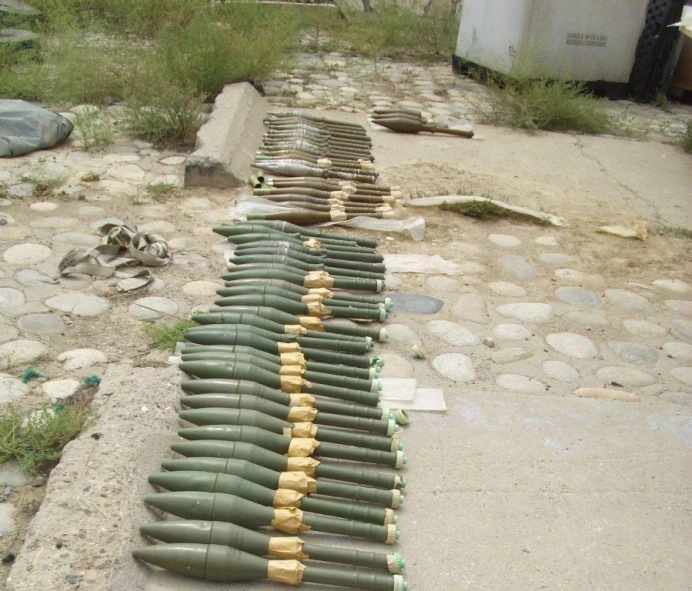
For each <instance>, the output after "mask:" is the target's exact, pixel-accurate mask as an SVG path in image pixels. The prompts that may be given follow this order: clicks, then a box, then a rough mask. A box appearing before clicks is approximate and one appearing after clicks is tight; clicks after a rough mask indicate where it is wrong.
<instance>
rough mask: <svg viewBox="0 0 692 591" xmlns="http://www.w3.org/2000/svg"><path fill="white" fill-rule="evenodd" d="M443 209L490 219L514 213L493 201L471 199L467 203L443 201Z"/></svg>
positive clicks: (441, 206) (472, 216)
mask: <svg viewBox="0 0 692 591" xmlns="http://www.w3.org/2000/svg"><path fill="white" fill-rule="evenodd" d="M439 207H440V209H441V210H443V211H453V212H454V213H460V214H461V215H465V216H468V217H471V218H476V219H478V220H489V219H491V218H498V217H511V215H512V213H511V212H509V211H507V210H506V209H503V208H501V207H498V206H497V205H495V204H494V203H493V202H492V201H490V200H488V201H469V202H467V203H443V204H442V205H440V206H439Z"/></svg>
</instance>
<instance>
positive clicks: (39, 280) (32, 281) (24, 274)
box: [14, 269, 54, 287]
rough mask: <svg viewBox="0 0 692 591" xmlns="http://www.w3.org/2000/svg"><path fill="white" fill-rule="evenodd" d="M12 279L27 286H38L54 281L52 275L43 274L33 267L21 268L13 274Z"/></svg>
mask: <svg viewBox="0 0 692 591" xmlns="http://www.w3.org/2000/svg"><path fill="white" fill-rule="evenodd" d="M14 280H15V281H17V282H18V283H21V284H22V285H26V286H28V287H38V286H43V285H48V284H51V283H53V282H54V280H53V278H52V277H49V276H48V275H44V274H43V273H40V272H39V271H36V270H35V269H21V270H19V271H17V272H16V273H15V274H14Z"/></svg>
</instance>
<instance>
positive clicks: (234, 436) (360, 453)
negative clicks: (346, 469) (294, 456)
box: [178, 411, 406, 469]
mask: <svg viewBox="0 0 692 591" xmlns="http://www.w3.org/2000/svg"><path fill="white" fill-rule="evenodd" d="M182 412H189V413H192V412H196V411H182ZM227 412H228V411H227ZM237 412H242V411H237ZM219 413H220V411H219ZM224 414H226V413H224ZM276 420H278V419H276ZM178 435H180V437H183V438H184V439H188V440H210V439H220V440H224V441H243V442H246V443H252V444H253V445H257V446H259V447H263V448H264V449H268V450H270V451H273V452H276V453H280V454H286V453H288V451H289V447H290V445H291V438H290V437H284V436H283V435H279V434H277V433H273V432H271V431H268V430H266V429H262V428H260V427H255V426H247V425H228V424H216V425H207V426H204V427H188V428H184V429H180V430H179V431H178ZM313 456H314V457H316V458H332V459H337V460H350V461H353V462H364V463H371V464H379V465H382V466H389V467H391V468H397V469H399V468H401V467H402V466H403V465H404V464H405V463H406V460H405V456H404V455H403V453H402V452H400V451H397V452H390V451H380V450H376V449H368V448H364V447H355V446H351V445H339V444H336V443H325V442H317V446H316V449H315V451H314V453H313Z"/></svg>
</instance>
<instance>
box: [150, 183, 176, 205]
mask: <svg viewBox="0 0 692 591" xmlns="http://www.w3.org/2000/svg"><path fill="white" fill-rule="evenodd" d="M174 189H175V185H172V184H171V183H163V182H162V183H154V184H153V185H149V186H148V187H147V193H149V195H151V197H152V198H153V199H154V201H158V202H164V201H166V199H167V197H168V196H169V195H170V194H171V193H172V192H173V190H174Z"/></svg>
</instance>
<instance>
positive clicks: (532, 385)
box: [495, 373, 546, 394]
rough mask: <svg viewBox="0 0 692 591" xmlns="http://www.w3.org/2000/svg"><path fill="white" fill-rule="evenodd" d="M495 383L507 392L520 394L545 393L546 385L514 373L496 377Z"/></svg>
mask: <svg viewBox="0 0 692 591" xmlns="http://www.w3.org/2000/svg"><path fill="white" fill-rule="evenodd" d="M495 383H496V384H497V385H498V386H500V388H503V389H505V390H508V391H509V392H519V393H520V394H539V393H541V392H545V391H546V385H545V384H544V383H543V382H541V381H540V380H537V379H535V378H529V377H527V376H522V375H519V374H514V373H508V374H503V375H501V376H498V377H497V379H496V380H495Z"/></svg>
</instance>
